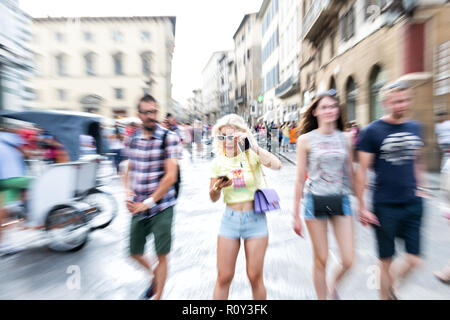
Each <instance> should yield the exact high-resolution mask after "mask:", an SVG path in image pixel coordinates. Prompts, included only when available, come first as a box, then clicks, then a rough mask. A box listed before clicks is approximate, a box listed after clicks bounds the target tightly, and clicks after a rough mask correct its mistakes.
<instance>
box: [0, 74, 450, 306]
mask: <svg viewBox="0 0 450 320" xmlns="http://www.w3.org/2000/svg"><path fill="white" fill-rule="evenodd" d="M382 92H383V98H382V100H383V104H384V106H385V108H386V115H385V116H383V117H382V118H380V119H378V120H376V121H374V122H372V123H371V124H370V125H368V126H367V127H365V128H364V129H363V130H360V128H359V126H358V125H357V124H356V123H355V122H349V123H347V125H345V124H344V121H343V116H342V111H341V107H342V106H341V105H340V104H339V101H338V98H337V95H336V92H335V91H334V90H331V91H327V92H323V93H319V94H318V95H317V96H316V98H315V99H314V101H313V102H312V104H311V105H310V106H309V108H308V109H307V111H306V112H305V114H304V115H303V116H302V120H301V122H300V124H299V125H298V126H297V124H296V123H295V122H289V123H283V124H282V125H276V124H274V123H271V124H266V125H265V126H262V125H260V124H257V125H256V126H254V127H253V128H252V129H253V132H252V130H251V129H250V127H249V126H248V124H247V123H246V122H245V120H244V119H243V118H242V117H240V116H238V115H236V114H230V115H226V116H224V117H222V118H221V119H219V120H218V121H217V123H216V124H215V125H214V126H210V125H203V124H202V123H201V122H200V121H195V122H194V123H193V124H192V125H191V124H188V123H184V124H178V123H177V122H176V120H175V119H174V117H173V116H172V115H171V114H168V115H167V116H166V119H165V120H164V121H163V122H161V123H160V122H159V121H158V116H159V112H160V110H159V105H158V103H157V101H156V100H155V99H154V98H153V97H152V96H150V95H146V96H144V97H143V98H142V99H141V100H140V102H139V103H138V106H137V112H138V116H139V119H140V121H141V123H140V124H131V125H129V126H121V125H118V124H116V125H115V126H114V127H112V128H110V129H109V130H107V137H108V139H109V145H110V149H111V150H112V151H113V152H114V154H115V155H116V156H115V158H114V161H115V165H116V167H117V169H118V170H119V164H120V163H121V162H122V161H123V160H125V159H126V160H128V161H127V162H126V168H125V170H124V172H123V176H122V178H123V184H124V186H125V190H126V194H127V199H126V207H127V209H128V211H129V212H130V214H131V224H130V237H129V253H130V256H131V258H132V259H134V260H135V261H136V262H138V263H139V264H140V265H141V266H142V267H143V268H144V269H145V270H146V271H147V272H148V276H149V287H148V288H147V290H146V291H145V292H144V294H143V298H144V299H150V298H154V299H160V298H161V296H162V293H163V289H164V284H165V281H166V276H167V269H168V260H167V255H168V254H169V253H170V250H171V244H172V222H173V215H174V207H175V205H176V204H177V199H178V196H179V192H180V191H179V182H180V166H179V160H180V159H182V155H183V145H184V146H185V147H186V148H187V149H188V150H189V151H190V153H191V154H192V153H193V145H196V146H197V148H198V149H197V151H201V148H202V145H203V141H204V139H205V138H206V140H208V139H212V147H213V150H214V154H215V158H214V160H213V162H212V167H211V175H210V178H211V179H210V188H209V198H210V200H211V201H213V202H216V201H218V200H219V199H220V198H221V195H222V194H223V201H224V203H225V210H224V213H223V218H222V220H221V225H220V230H219V234H218V242H217V280H216V285H215V287H214V290H213V297H214V299H227V298H228V294H229V288H230V285H231V282H232V280H233V275H234V273H235V266H236V259H237V256H238V253H239V249H240V239H243V240H244V248H245V251H246V265H247V275H248V279H249V281H250V285H251V288H252V292H253V297H254V298H255V299H265V298H266V289H265V285H264V277H263V274H264V272H263V270H264V257H265V253H266V249H267V245H268V236H269V234H268V226H267V219H266V211H271V210H274V209H276V208H279V206H278V205H277V201H278V200H277V199H278V196H277V194H276V191H275V190H267V189H265V191H264V190H263V191H264V192H266V193H267V194H265V196H266V200H261V198H259V197H258V198H257V197H255V194H256V193H257V192H263V191H261V187H262V180H263V179H264V173H263V167H266V168H268V169H271V170H280V169H281V167H282V163H281V161H280V160H279V158H278V157H277V156H276V155H275V154H274V153H272V152H271V140H272V139H277V140H278V143H279V145H280V147H281V149H282V151H283V152H289V151H292V150H295V152H296V156H297V168H296V182H295V185H293V188H292V189H293V190H292V191H293V193H294V203H293V210H292V212H293V225H292V228H293V230H294V232H295V233H296V234H298V235H299V236H301V237H304V227H303V223H305V224H306V227H307V230H308V233H309V236H310V239H311V245H312V250H313V253H314V255H313V265H314V268H313V275H312V278H313V283H314V287H315V292H316V294H317V298H318V299H327V298H332V299H339V286H340V284H341V281H342V279H343V278H344V277H345V276H346V275H347V274H348V271H349V270H350V269H351V268H352V266H353V264H354V257H355V250H356V247H357V244H356V243H355V240H354V228H355V227H354V218H353V217H354V216H355V215H356V216H357V217H358V220H359V222H360V223H361V224H362V225H363V226H371V227H372V228H373V230H374V237H375V240H376V244H377V250H376V253H377V256H378V259H379V268H380V285H381V287H380V298H381V299H397V298H398V296H397V285H398V283H399V281H400V280H401V279H404V278H406V276H407V275H408V274H410V273H411V271H413V270H414V269H415V268H417V266H419V265H420V263H421V261H422V260H421V259H422V258H421V256H422V254H423V248H422V233H421V227H422V216H423V210H424V206H423V197H425V196H426V192H425V190H424V189H423V187H424V186H425V183H424V173H425V167H424V165H423V158H422V155H421V150H422V149H423V147H424V136H423V126H422V125H421V124H420V123H419V122H416V121H411V120H409V118H408V111H409V108H410V105H411V101H412V96H411V88H410V84H409V83H407V82H395V83H394V84H392V85H389V86H386V87H385V88H383V91H382ZM438 116H439V125H438V126H436V135H437V139H438V142H439V145H440V146H441V151H442V154H443V162H442V173H443V177H447V178H444V183H443V184H442V192H443V199H444V200H443V201H444V202H445V203H447V207H446V208H447V209H446V210H448V211H446V212H444V215H445V216H446V218H447V219H450V205H449V203H450V190H449V189H450V188H449V186H448V184H449V182H448V181H449V180H450V179H448V177H449V175H450V174H449V172H450V162H449V158H450V157H449V155H450V149H449V145H450V120H448V115H447V113H445V112H444V113H441V114H439V115H438ZM33 130H35V131H33ZM35 132H36V133H35ZM254 133H257V134H260V135H261V134H264V135H267V141H268V142H267V146H266V148H263V147H261V146H259V144H258V142H257V140H256V139H255V137H254ZM13 136H14V137H13ZM42 146H45V147H47V148H50V147H51V148H53V149H52V150H53V151H52V152H51V153H50V152H47V151H42V150H41V149H40V148H42ZM81 147H83V148H92V147H94V146H93V142H92V140H90V139H87V138H83V139H81ZM8 148H9V149H8ZM7 149H8V151H6V150H7ZM0 150H1V154H2V155H3V154H8V156H9V157H8V158H7V159H4V161H6V162H5V163H6V164H7V165H8V166H6V164H5V166H4V165H3V163H2V165H1V166H0V168H1V170H0V187H1V188H2V189H0V191H4V190H6V189H7V186H8V184H10V183H13V184H14V183H16V184H17V183H21V181H11V180H10V179H11V178H14V177H17V176H24V173H23V166H21V165H19V162H20V163H21V164H23V159H24V158H26V157H27V154H28V153H30V151H31V153H34V154H35V155H37V154H38V155H40V156H41V157H43V158H45V159H52V161H54V162H58V161H67V155H64V154H63V152H62V148H61V145H60V144H59V143H58V142H57V141H56V140H55V139H54V138H52V137H50V136H48V134H46V133H45V132H42V131H39V129H29V128H28V129H26V130H22V131H20V132H15V133H14V132H8V131H7V130H4V132H2V133H1V134H0ZM44 150H46V149H45V148H44ZM85 151H86V152H88V150H87V149H86V150H85ZM89 152H90V151H89ZM355 157H357V158H358V166H357V169H355V166H354V163H353V161H354V158H355ZM13 164H14V168H13V167H12V166H13ZM369 169H373V170H374V173H375V176H376V179H375V181H374V190H373V191H374V192H373V195H372V201H371V205H370V206H369V204H368V203H367V199H366V198H365V197H364V193H365V190H366V186H367V181H366V177H367V171H368V170H369ZM14 170H15V171H17V172H15V173H13V176H11V172H14ZM19 171H20V172H19ZM131 177H132V179H131ZM445 179H447V180H446V181H445ZM2 195H3V194H2ZM15 197H16V198H17V197H19V198H20V194H19V195H15ZM267 197H268V198H267ZM351 197H355V198H356V200H357V208H353V207H352V204H351V203H352V202H351ZM267 199H269V200H270V201H269V200H267ZM264 201H266V202H264ZM256 205H258V208H262V207H264V210H262V212H260V211H257V210H256ZM258 210H260V209H258ZM301 216H302V217H303V219H302V218H301ZM1 217H2V215H0V219H1ZM303 221H304V222H303ZM0 222H1V221H0ZM329 225H330V226H331V227H332V228H333V230H334V235H335V238H336V242H337V244H338V249H339V253H340V258H341V264H340V266H339V268H338V269H337V270H335V272H334V273H333V276H332V278H331V281H327V277H326V267H327V263H328V228H329ZM150 234H153V235H154V245H155V251H156V254H157V259H158V265H157V267H156V268H155V269H153V267H152V265H151V264H150V262H149V260H148V259H147V257H146V256H145V245H146V243H147V237H148V236H149V235H150ZM397 238H401V239H403V240H404V242H405V249H406V253H407V254H406V256H405V257H406V258H405V259H404V260H403V261H400V262H397V261H396V263H393V262H394V257H395V255H396V251H397V248H396V246H395V241H396V239H397ZM1 243H2V242H1V239H0V244H1ZM449 270H450V265H449V266H446V267H444V269H443V270H441V271H439V272H436V274H435V275H436V277H438V278H439V279H440V280H441V281H443V282H444V283H447V284H448V283H450V272H449Z"/></svg>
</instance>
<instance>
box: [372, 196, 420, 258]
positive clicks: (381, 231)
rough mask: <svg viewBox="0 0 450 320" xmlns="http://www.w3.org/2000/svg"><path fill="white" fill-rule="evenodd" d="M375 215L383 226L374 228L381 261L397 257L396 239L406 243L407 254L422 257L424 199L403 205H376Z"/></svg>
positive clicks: (416, 198)
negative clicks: (421, 230) (421, 233)
mask: <svg viewBox="0 0 450 320" xmlns="http://www.w3.org/2000/svg"><path fill="white" fill-rule="evenodd" d="M374 214H375V215H376V216H377V218H378V221H379V222H380V225H381V226H380V227H378V226H374V228H375V234H376V238H377V246H378V257H379V258H380V259H387V258H392V257H393V256H394V255H395V238H400V239H403V240H404V241H405V249H406V252H407V253H409V254H412V255H416V256H418V255H420V227H421V225H422V215H423V204H422V198H420V197H415V198H414V199H413V200H411V201H410V202H408V203H402V204H392V203H375V204H374Z"/></svg>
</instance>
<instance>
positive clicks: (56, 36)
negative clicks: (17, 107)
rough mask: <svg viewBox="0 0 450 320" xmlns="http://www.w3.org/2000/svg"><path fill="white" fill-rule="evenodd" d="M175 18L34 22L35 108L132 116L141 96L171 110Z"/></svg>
mask: <svg viewBox="0 0 450 320" xmlns="http://www.w3.org/2000/svg"><path fill="white" fill-rule="evenodd" d="M175 25H176V18H175V17H82V18H77V19H72V18H36V19H33V35H34V41H33V49H34V51H35V53H36V55H35V62H36V66H37V72H36V75H35V77H34V78H33V84H34V86H35V88H36V92H37V99H36V107H38V108H42V109H59V110H74V111H86V112H94V113H98V114H101V115H104V116H107V117H124V116H134V115H136V105H137V102H138V100H139V99H140V98H141V97H142V96H143V95H144V94H151V95H153V96H154V97H155V98H156V99H157V101H158V103H159V105H160V107H161V112H160V117H164V116H165V114H166V113H167V112H168V111H169V109H170V108H171V107H172V105H173V103H172V97H171V96H172V93H171V87H172V85H171V73H172V56H173V51H174V43H175Z"/></svg>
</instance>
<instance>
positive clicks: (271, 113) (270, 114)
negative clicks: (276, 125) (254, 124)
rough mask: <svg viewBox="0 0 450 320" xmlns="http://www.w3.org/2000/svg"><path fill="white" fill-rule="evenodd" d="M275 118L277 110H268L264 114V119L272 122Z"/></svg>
mask: <svg viewBox="0 0 450 320" xmlns="http://www.w3.org/2000/svg"><path fill="white" fill-rule="evenodd" d="M274 120H275V112H274V110H272V111H267V112H266V114H265V115H264V121H267V122H272V121H274Z"/></svg>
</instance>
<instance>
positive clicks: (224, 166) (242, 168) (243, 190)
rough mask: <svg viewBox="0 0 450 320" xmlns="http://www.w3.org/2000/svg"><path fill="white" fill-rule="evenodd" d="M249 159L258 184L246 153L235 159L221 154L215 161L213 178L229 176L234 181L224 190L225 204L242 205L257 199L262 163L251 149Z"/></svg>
mask: <svg viewBox="0 0 450 320" xmlns="http://www.w3.org/2000/svg"><path fill="white" fill-rule="evenodd" d="M249 159H250V161H251V163H252V167H253V171H254V173H255V178H256V180H257V181H256V183H255V181H254V178H253V175H252V172H251V170H250V166H249V164H248V160H247V156H246V155H245V153H239V154H238V155H237V156H236V157H233V158H230V157H227V156H225V155H223V154H219V155H217V157H216V158H215V159H214V160H213V163H212V170H211V171H212V172H211V178H217V177H219V176H227V177H228V178H230V179H231V180H232V181H233V184H232V185H231V186H229V187H226V188H223V189H222V191H223V195H224V198H223V201H224V202H225V203H240V202H246V201H253V200H254V199H255V191H256V190H257V189H258V186H259V184H260V182H261V163H260V161H259V156H258V155H257V154H256V153H255V152H254V151H253V150H251V149H250V150H249Z"/></svg>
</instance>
